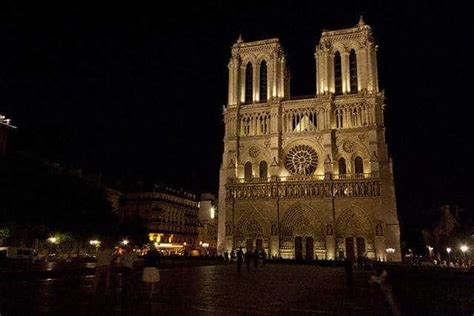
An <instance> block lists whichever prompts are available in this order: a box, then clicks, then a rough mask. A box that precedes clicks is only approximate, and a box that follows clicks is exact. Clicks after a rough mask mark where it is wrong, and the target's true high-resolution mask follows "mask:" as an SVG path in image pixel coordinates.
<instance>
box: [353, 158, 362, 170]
mask: <svg viewBox="0 0 474 316" xmlns="http://www.w3.org/2000/svg"><path fill="white" fill-rule="evenodd" d="M354 169H355V173H356V174H363V173H364V161H363V160H362V158H361V157H360V156H357V157H355V159H354Z"/></svg>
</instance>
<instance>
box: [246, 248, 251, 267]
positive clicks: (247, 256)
mask: <svg viewBox="0 0 474 316" xmlns="http://www.w3.org/2000/svg"><path fill="white" fill-rule="evenodd" d="M251 261H252V252H251V250H247V251H245V265H246V266H247V271H250V262H251Z"/></svg>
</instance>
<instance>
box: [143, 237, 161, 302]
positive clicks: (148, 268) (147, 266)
mask: <svg viewBox="0 0 474 316" xmlns="http://www.w3.org/2000/svg"><path fill="white" fill-rule="evenodd" d="M159 263H160V254H159V253H158V251H157V250H156V247H155V246H153V245H152V246H151V248H150V250H148V252H147V253H146V255H145V257H144V258H143V282H145V285H146V287H147V290H148V297H149V298H152V296H153V290H154V288H155V284H157V283H158V282H160V272H159V270H158V268H159Z"/></svg>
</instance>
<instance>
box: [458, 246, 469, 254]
mask: <svg viewBox="0 0 474 316" xmlns="http://www.w3.org/2000/svg"><path fill="white" fill-rule="evenodd" d="M459 249H461V251H462V252H463V253H465V252H466V251H468V250H469V247H468V246H467V245H462V246H461V247H459Z"/></svg>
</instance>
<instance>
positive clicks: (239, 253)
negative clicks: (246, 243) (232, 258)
mask: <svg viewBox="0 0 474 316" xmlns="http://www.w3.org/2000/svg"><path fill="white" fill-rule="evenodd" d="M243 261H244V253H243V251H242V247H240V249H239V251H237V272H239V273H240V271H242V263H243Z"/></svg>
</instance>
